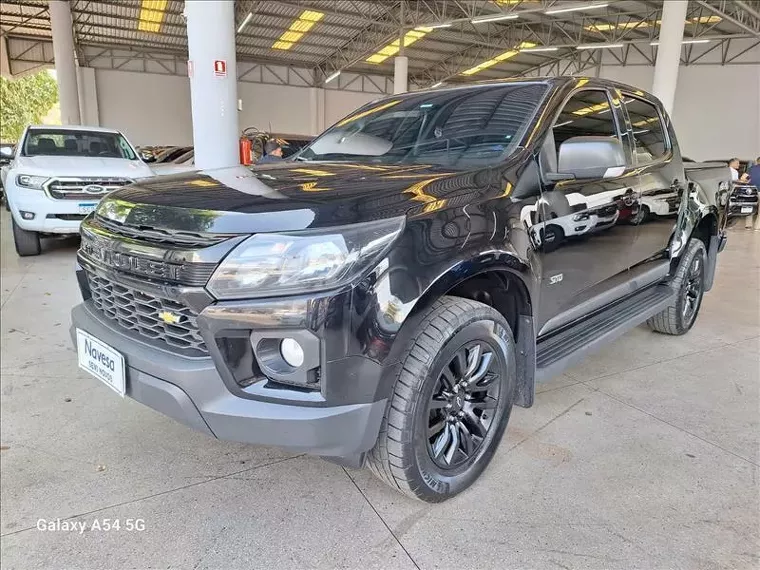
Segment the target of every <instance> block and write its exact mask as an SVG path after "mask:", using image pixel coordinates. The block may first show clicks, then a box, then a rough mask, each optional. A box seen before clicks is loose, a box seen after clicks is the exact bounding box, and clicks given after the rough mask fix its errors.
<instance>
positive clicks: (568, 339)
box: [536, 285, 676, 381]
mask: <svg viewBox="0 0 760 570" xmlns="http://www.w3.org/2000/svg"><path fill="white" fill-rule="evenodd" d="M675 295H676V294H675V292H674V291H673V290H672V289H671V288H670V287H669V286H667V285H656V286H654V287H649V288H647V289H644V290H643V291H640V292H638V293H636V294H634V295H632V296H631V297H628V298H627V299H625V300H623V301H620V302H619V303H615V304H614V305H612V306H610V307H608V308H607V309H605V310H603V311H601V312H600V313H597V314H595V315H593V316H592V317H590V318H588V319H585V320H583V321H580V322H579V323H577V324H575V325H572V326H570V327H568V328H566V329H564V330H562V331H560V332H558V333H556V334H553V335H551V336H549V337H548V338H546V339H545V340H542V339H538V344H537V346H536V381H542V380H548V379H549V378H551V377H553V376H556V375H558V374H560V373H561V372H562V371H563V370H565V369H567V368H569V367H570V366H572V365H573V364H575V363H576V362H578V361H580V360H583V359H584V358H585V357H586V356H588V355H589V354H590V353H592V352H596V351H597V350H599V348H601V347H602V346H604V345H605V344H607V343H610V342H612V341H613V340H615V339H616V338H617V337H619V336H621V335H623V334H624V333H626V332H627V331H629V330H630V329H632V328H634V327H636V326H638V325H640V324H641V323H643V322H644V321H646V320H647V319H648V318H649V317H651V316H653V315H656V314H657V313H659V312H660V311H662V310H664V309H665V308H666V307H667V306H668V305H670V304H671V303H672V302H673V301H674V299H675Z"/></svg>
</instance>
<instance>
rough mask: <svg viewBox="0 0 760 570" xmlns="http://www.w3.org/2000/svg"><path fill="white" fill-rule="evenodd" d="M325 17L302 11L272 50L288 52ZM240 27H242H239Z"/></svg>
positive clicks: (310, 11) (320, 13)
mask: <svg viewBox="0 0 760 570" xmlns="http://www.w3.org/2000/svg"><path fill="white" fill-rule="evenodd" d="M324 17H325V15H324V14H323V13H322V12H315V11H314V10H304V11H303V12H301V15H300V16H298V18H296V19H295V20H293V23H292V24H290V27H289V28H288V31H287V32H284V33H283V34H282V35H281V36H280V37H279V38H278V39H277V41H276V42H274V43H273V44H272V48H273V49H282V50H288V49H290V48H292V47H293V44H295V43H296V42H297V41H298V40H300V39H301V37H303V35H304V34H305V33H306V32H308V31H309V30H310V29H311V28H312V27H313V26H314V24H316V23H317V22H319V21H320V20H321V19H322V18H324ZM241 27H242V26H241Z"/></svg>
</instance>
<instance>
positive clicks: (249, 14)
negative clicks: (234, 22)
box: [237, 12, 253, 34]
mask: <svg viewBox="0 0 760 570" xmlns="http://www.w3.org/2000/svg"><path fill="white" fill-rule="evenodd" d="M251 18H253V12H248V15H247V16H246V17H245V20H243V22H242V23H241V24H240V25H239V26H238V29H237V33H238V34H239V33H240V32H242V31H243V28H245V27H246V26H247V25H248V22H250V21H251Z"/></svg>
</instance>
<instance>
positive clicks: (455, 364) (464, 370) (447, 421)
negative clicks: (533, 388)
mask: <svg viewBox="0 0 760 570" xmlns="http://www.w3.org/2000/svg"><path fill="white" fill-rule="evenodd" d="M499 378H500V375H499V372H498V369H497V366H496V362H495V359H494V353H493V348H491V347H490V346H489V345H488V344H486V343H484V342H481V341H474V342H470V343H468V344H467V345H464V346H462V347H461V348H460V349H459V350H458V351H457V352H456V353H455V354H454V356H453V357H452V358H451V360H450V361H449V362H448V363H447V364H446V365H445V366H444V367H443V369H442V370H441V373H440V374H439V376H438V380H437V382H436V386H435V388H434V390H433V395H432V397H431V398H430V401H429V403H428V414H427V415H428V452H429V453H430V458H431V459H432V460H433V462H434V463H435V464H436V465H438V466H439V467H441V468H442V469H451V468H453V467H457V466H459V465H461V464H463V463H465V462H466V461H468V460H469V459H471V458H472V457H473V456H474V455H475V454H476V453H477V452H478V450H479V449H480V446H481V444H482V443H483V441H484V440H485V438H486V435H487V434H488V430H489V429H490V428H491V424H492V423H493V420H494V416H493V414H492V413H491V410H494V409H495V408H496V406H497V404H498V402H499V392H500V387H501V384H500V383H499V382H498V380H499Z"/></svg>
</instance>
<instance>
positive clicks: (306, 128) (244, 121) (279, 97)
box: [80, 68, 380, 145]
mask: <svg viewBox="0 0 760 570" xmlns="http://www.w3.org/2000/svg"><path fill="white" fill-rule="evenodd" d="M82 72H84V73H82ZM89 73H94V78H95V79H94V84H95V90H96V92H97V114H98V119H99V123H100V125H101V126H104V127H111V128H115V129H119V130H121V131H122V132H123V133H124V134H126V135H127V138H128V139H129V140H130V141H132V143H133V144H135V145H149V144H156V145H163V144H167V145H168V144H176V145H191V144H193V128H192V122H191V110H190V84H189V81H188V79H187V77H181V76H177V75H161V74H156V73H141V72H135V71H120V70H110V69H94V70H93V69H91V68H82V69H81V70H80V75H85V76H86V75H88V74H89ZM378 97H380V95H378V94H370V93H360V92H353V91H337V90H332V89H322V90H317V89H314V88H310V87H291V86H285V85H270V84H264V83H248V82H244V81H239V82H238V98H239V99H241V100H242V106H243V110H242V111H240V112H239V115H238V116H239V120H238V124H239V126H240V130H241V131H242V130H243V129H244V128H246V127H258V128H259V129H262V130H270V129H271V131H272V132H276V133H282V134H290V135H309V134H311V135H316V134H319V133H320V132H321V131H322V130H323V129H324V127H326V126H329V125H332V124H333V123H334V122H336V121H337V120H338V119H340V118H341V117H344V116H345V115H347V114H348V113H350V112H351V111H353V110H354V109H356V108H357V107H360V106H361V105H364V104H365V103H367V102H369V101H372V100H373V99H377V98H378ZM81 98H82V97H80V99H81ZM82 104H83V105H84V104H85V102H84V101H82ZM315 114H318V115H319V116H315ZM88 119H89V117H88ZM88 122H92V121H91V120H90V121H88Z"/></svg>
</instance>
